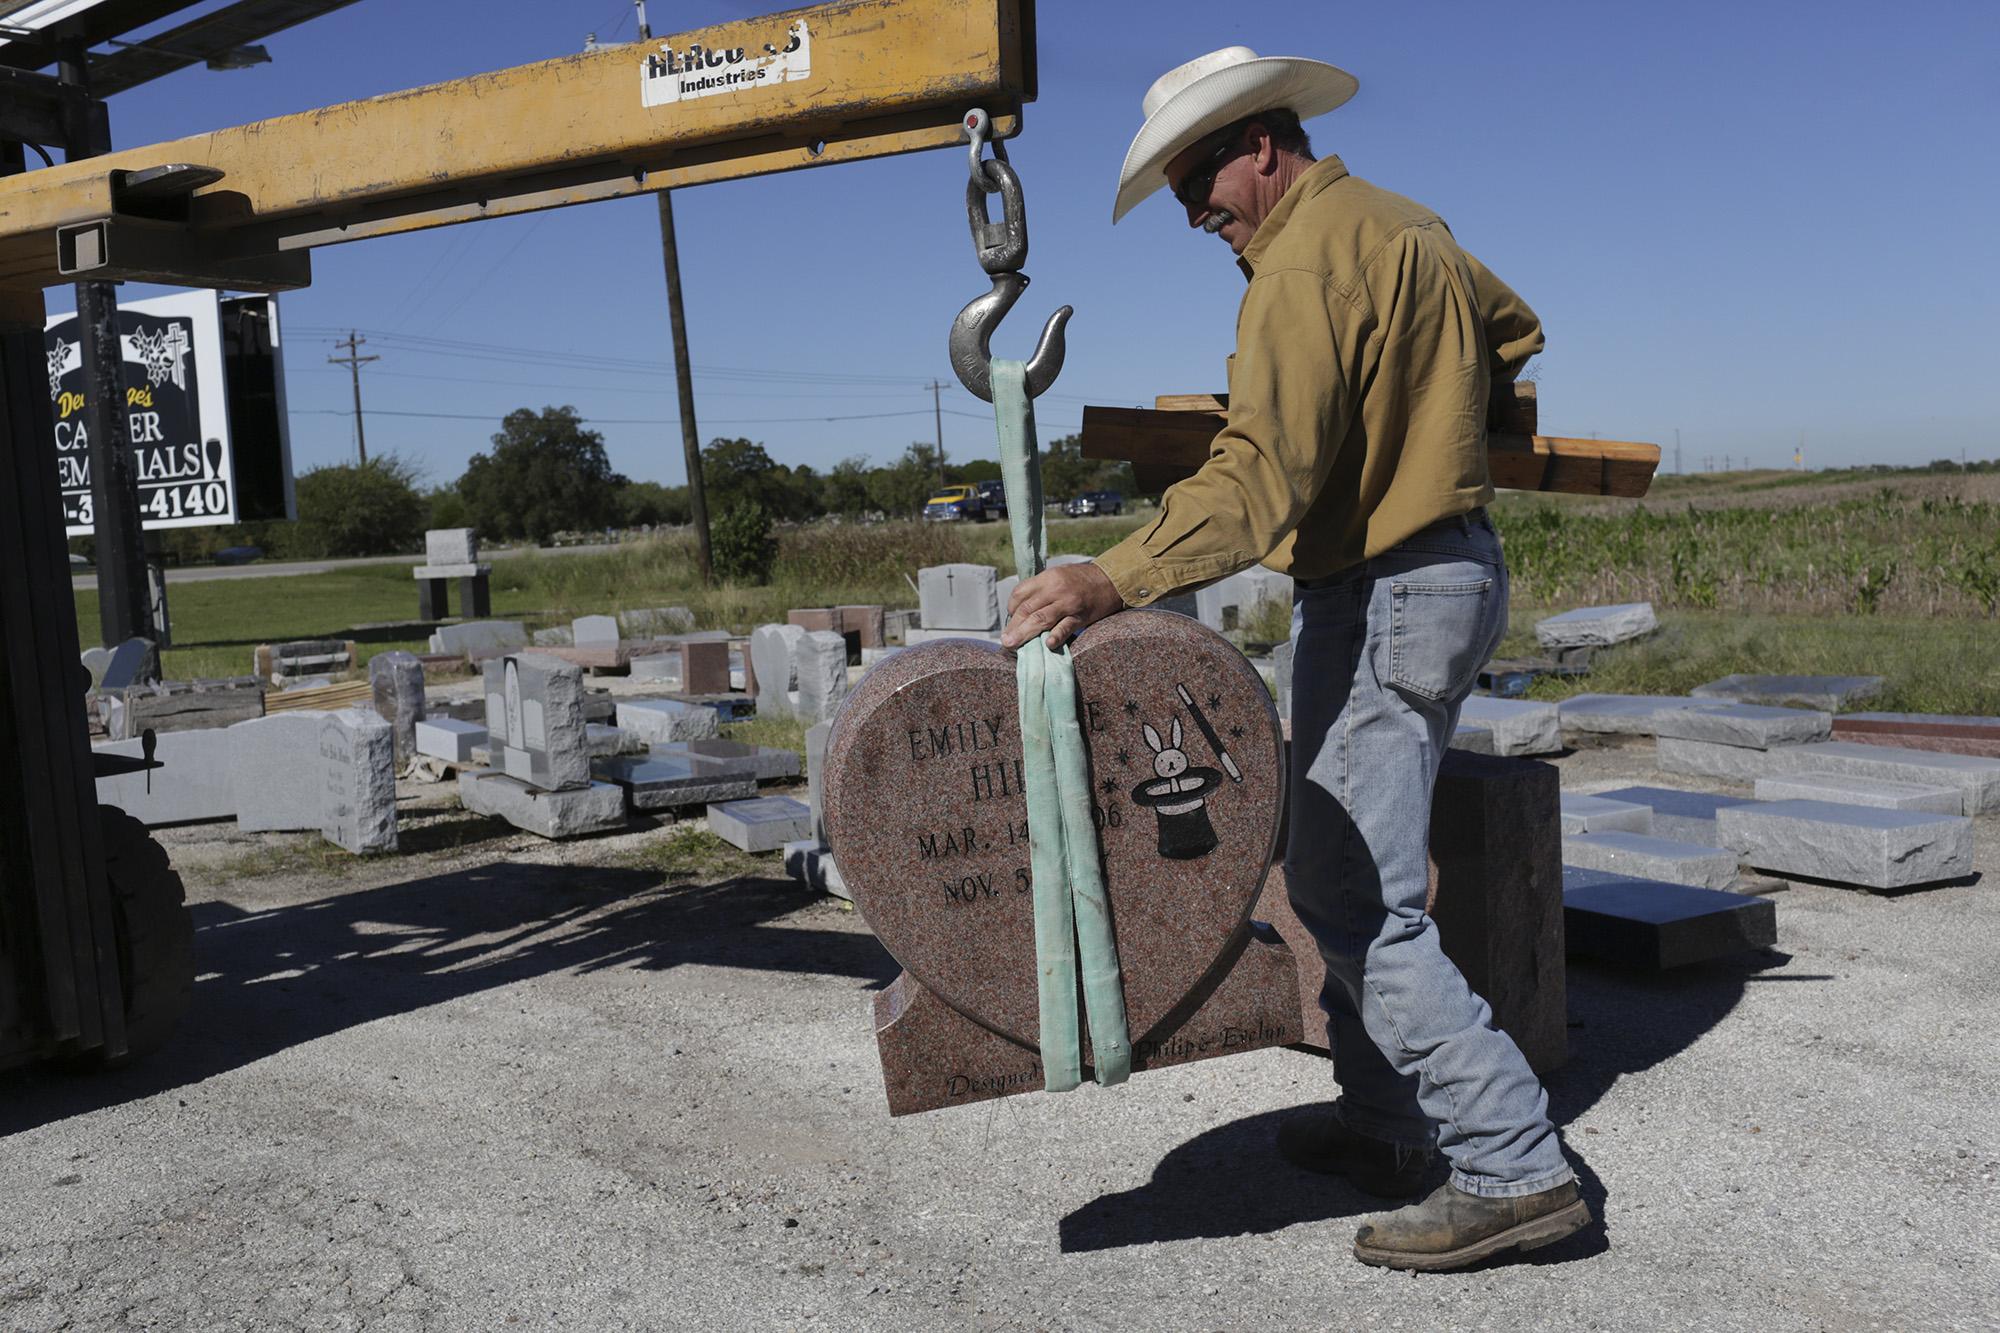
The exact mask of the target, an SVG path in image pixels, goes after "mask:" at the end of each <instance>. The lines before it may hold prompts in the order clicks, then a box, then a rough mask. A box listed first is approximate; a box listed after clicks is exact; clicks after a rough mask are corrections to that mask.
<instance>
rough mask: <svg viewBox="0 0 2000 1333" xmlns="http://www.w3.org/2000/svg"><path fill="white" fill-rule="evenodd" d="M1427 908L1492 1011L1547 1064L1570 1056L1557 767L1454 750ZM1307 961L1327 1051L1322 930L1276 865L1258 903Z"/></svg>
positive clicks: (1308, 1016) (1441, 791)
mask: <svg viewBox="0 0 2000 1333" xmlns="http://www.w3.org/2000/svg"><path fill="white" fill-rule="evenodd" d="M1428 908H1429V911H1430V914H1431V916H1432V918H1433V919H1434V920H1435V921H1436V922H1437V927H1438V939H1439V942H1440V943H1441V944H1442V945H1443V946H1444V951H1445V955H1446V957H1448V958H1450V959H1451V960H1452V961H1453V962H1454V963H1456V964H1457V965H1458V970H1459V971H1460V972H1462V973H1464V974H1465V979H1466V981H1467V982H1468V983H1469V984H1470V985H1471V986H1472V989H1473V990H1475V991H1477V992H1478V993H1479V994H1480V995H1481V996H1483V997H1484V998H1485V1000H1486V1002H1487V1004H1489V1005H1490V1006H1492V1009H1493V1021H1494V1024H1495V1025H1496V1026H1497V1027H1499V1028H1500V1030H1501V1031H1503V1032H1505V1033H1506V1034H1507V1035H1508V1036H1510V1037H1512V1038H1513V1039H1514V1042H1515V1044H1516V1045H1518V1046H1519V1047H1520V1048H1521V1052H1522V1054H1524V1055H1526V1056H1527V1057H1528V1063H1529V1064H1530V1065H1531V1066H1533V1067H1534V1068H1535V1070H1537V1071H1538V1072H1542V1073H1546V1072H1547V1071H1549V1070H1551V1069H1557V1068H1560V1067H1561V1066H1562V1064H1563V1062H1564V1061H1565V1060H1567V1059H1568V1058H1569V1028H1568V1012H1567V1004H1568V1000H1567V994H1568V984H1567V983H1568V971H1567V968H1566V964H1565V962H1564V957H1563V896H1562V813H1561V794H1560V790H1559V782H1558V778H1557V774H1556V770H1555V768H1554V767H1553V766H1552V765H1549V764H1543V763H1537V762H1535V761H1534V760H1531V759H1499V758H1494V757H1492V756H1489V755H1477V754H1467V753H1464V752H1463V751H1459V750H1447V751H1446V752H1445V756H1444V763H1443V767H1442V768H1441V769H1440V771H1439V773H1438V781H1437V789H1436V793H1435V795H1434V796H1433V798H1432V802H1431V885H1430V896H1429V903H1428ZM1256 915H1257V918H1258V920H1260V921H1268V922H1270V923H1271V925H1272V926H1273V927H1274V928H1275V929H1276V930H1277V932H1278V933H1279V934H1280V935H1281V936H1283V937H1284V938H1285V940H1286V941H1287V942H1289V943H1290V944H1291V946H1292V951H1293V953H1294V954H1295V955H1296V956H1297V957H1298V960H1299V969H1298V975H1299V990H1300V997H1301V1002H1302V1004H1303V1006H1304V1009H1305V1024H1306V1037H1305V1044H1306V1045H1308V1046H1317V1047H1319V1048H1320V1049H1321V1050H1325V1049H1326V1048H1327V1044H1328V1043H1327V1033H1326V1013H1325V1011H1323V1010H1322V1009H1321V1008H1320V1007H1319V992H1320V986H1321V984H1322V982H1323V981H1324V980H1325V978H1326V964H1325V963H1324V962H1323V961H1322V960H1321V958H1320V955H1319V950H1318V948H1317V947H1316V946H1315V945H1314V943H1313V939H1312V936H1311V935H1310V934H1308V933H1307V931H1306V928H1305V926H1304V925H1303V924H1302V923H1301V922H1300V921H1299V919H1298V917H1297V915H1296V914H1294V913H1293V911H1292V907H1291V903H1290V901H1289V900H1288V899H1287V897H1286V884H1285V874H1284V867H1283V866H1282V865H1280V866H1276V867H1273V868H1272V871H1271V878H1270V880H1269V882H1268V883H1266V885H1265V886H1264V895H1263V897H1262V899H1261V900H1260V901H1259V902H1258V905H1257V912H1256Z"/></svg>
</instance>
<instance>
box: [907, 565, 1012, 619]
mask: <svg viewBox="0 0 2000 1333" xmlns="http://www.w3.org/2000/svg"><path fill="white" fill-rule="evenodd" d="M999 583H1000V572H999V571H998V570H996V569H995V568H993V566H991V565H972V564H951V565H932V566H929V567H928V568H925V569H920V570H918V571H917V603H918V609H919V613H920V614H921V616H922V622H921V623H922V625H923V627H924V628H925V629H971V630H997V629H999V628H1000V600H999Z"/></svg>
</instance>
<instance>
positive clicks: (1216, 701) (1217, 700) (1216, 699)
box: [1208, 694, 1222, 708]
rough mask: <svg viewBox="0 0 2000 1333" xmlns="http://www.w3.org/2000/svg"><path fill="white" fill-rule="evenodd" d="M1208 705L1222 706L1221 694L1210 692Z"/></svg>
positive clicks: (1212, 706) (1211, 706)
mask: <svg viewBox="0 0 2000 1333" xmlns="http://www.w3.org/2000/svg"><path fill="white" fill-rule="evenodd" d="M1208 706H1209V707H1210V708H1220V707H1222V696H1221V695H1219V694H1211V695H1209V696H1208Z"/></svg>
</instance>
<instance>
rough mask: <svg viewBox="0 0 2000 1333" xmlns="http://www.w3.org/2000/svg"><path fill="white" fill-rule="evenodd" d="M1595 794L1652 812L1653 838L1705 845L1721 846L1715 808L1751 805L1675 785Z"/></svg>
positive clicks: (1632, 788) (1621, 789) (1623, 788)
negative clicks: (1639, 806) (1682, 788)
mask: <svg viewBox="0 0 2000 1333" xmlns="http://www.w3.org/2000/svg"><path fill="white" fill-rule="evenodd" d="M1597 795H1598V797H1599V798H1600V799H1602V800H1606V801H1618V802H1621V803H1623V804H1626V805H1643V806H1645V807H1646V808H1647V809H1648V810H1650V811H1652V815H1653V829H1652V832H1653V836H1654V837H1658V838H1672V839H1674V840H1675V841H1677V842H1698V843H1700V844H1702V845H1703V846H1705V847H1720V846H1721V845H1722V842H1721V838H1720V836H1719V835H1718V834H1717V832H1716V828H1715V812H1716V811H1717V810H1721V809H1723V808H1725V807H1727V806H1732V805H1749V804H1751V802H1750V801H1748V800H1745V799H1744V798H1743V797H1741V796H1716V795H1712V794H1710V793H1709V792H1705V791H1681V790H1680V789H1679V788H1676V787H1619V788H1617V789H1615V790H1613V791H1604V792H1599V793H1597Z"/></svg>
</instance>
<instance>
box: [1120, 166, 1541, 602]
mask: <svg viewBox="0 0 2000 1333" xmlns="http://www.w3.org/2000/svg"><path fill="white" fill-rule="evenodd" d="M1240 262H1241V267H1242V269H1243V272H1244V274H1245V276H1247V277H1248V278H1249V279H1250V289H1249V291H1248V292H1246V293H1245V294H1244V297H1243V306H1242V309H1241V310H1240V311H1239V312H1238V314H1237V317H1236V354H1235V355H1234V356H1233V357H1231V358H1230V368H1229V420H1228V424H1227V425H1225V426H1224V427H1223V428H1222V430H1221V432H1220V433H1218V434H1217V435H1216V437H1215V443H1214V444H1213V445H1212V446H1211V447H1210V450H1209V457H1208V461H1207V462H1206V463H1204V464H1203V465H1202V467H1201V470H1200V471H1199V472H1197V473H1195V475H1194V476H1192V477H1189V478H1188V479H1187V480H1185V481H1182V482H1179V483H1177V484H1176V485H1174V486H1171V487H1169V488H1168V490H1167V493H1166V494H1165V495H1164V496H1163V497H1162V498H1161V501H1160V514H1159V517H1158V518H1156V519H1155V520H1153V522H1151V523H1149V524H1147V525H1146V526H1145V527H1142V528H1140V529H1139V530H1138V531H1137V532H1135V533H1133V534H1132V535H1131V536H1129V537H1127V538H1126V539H1125V540H1124V541H1122V542H1120V543H1119V544H1118V545H1116V546H1114V547H1112V548H1111V549H1110V550H1109V551H1106V552H1105V553H1104V554H1103V555H1101V556H1099V557H1098V558H1097V563H1098V566H1099V567H1100V568H1101V569H1103V571H1104V572H1105V573H1106V574H1107V575H1108V576H1110V579H1111V581H1112V583H1113V584H1115V585H1116V586H1117V588H1118V591H1119V593H1120V595H1122V596H1123V597H1124V599H1125V604H1126V605H1127V606H1144V605H1146V604H1147V603H1149V602H1152V601H1155V600H1157V599H1158V598H1160V597H1163V596H1165V595H1167V594H1168V593H1172V592H1175V591H1177V590H1180V589H1183V588H1189V587H1193V586H1196V585H1198V584H1203V583H1208V582H1211V581H1212V580H1215V579H1218V578H1221V577H1222V576H1224V575H1225V574H1229V573H1231V572H1233V571H1235V570H1238V569H1242V568H1244V567H1245V566H1247V565H1250V564H1254V563H1256V562H1258V561H1262V562H1263V563H1264V564H1266V565H1268V566H1270V567H1271V568H1272V569H1275V570H1278V571H1280V572H1281V573H1289V574H1291V575H1293V576H1294V577H1297V578H1320V577H1324V576H1326V575H1328V574H1335V573H1338V572H1339V571H1341V570H1343V569H1346V568H1347V567H1349V566H1350V565H1355V564H1358V563H1360V562H1361V561H1363V560H1365V559H1367V558H1369V557H1370V556H1375V555H1379V554H1381V553H1382V552H1384V551H1386V550H1388V549H1390V548H1391V547H1393V546H1395V545H1396V544H1397V543H1399V542H1401V541H1402V540H1403V539H1404V538H1406V537H1408V536H1410V535H1411V534H1413V533H1415V532H1418V531H1421V530H1422V529H1424V528H1426V527H1429V526H1430V525H1431V524H1433V523H1435V522H1437V521H1438V520H1440V519H1445V518H1450V517H1453V516H1454V515H1457V514H1463V513H1465V512H1467V511H1468V510H1471V509H1475V508H1477V507H1478V506H1480V505H1483V504H1485V503H1486V502H1487V501H1488V500H1490V499H1492V498H1493V486H1492V483H1491V481H1490V480H1489V479H1488V477H1487V471H1486V398H1487V393H1488V390H1489V388H1490V386H1491V384H1492V383H1493V382H1494V381H1496V380H1500V381H1506V380H1511V379H1513V378H1514V376H1515V375H1516V374H1518V373H1519V371H1520V369H1521V367H1522V365H1524V364H1525V363H1526V362H1527V360H1528V358H1529V357H1531V356H1533V355H1534V354H1535V353H1536V352H1539V351H1540V350H1541V349H1542V328H1541V322H1540V321H1539V320H1537V319H1536V318H1535V313H1534V312H1533V311H1532V310H1530V309H1529V308H1528V307H1527V305H1526V303H1525V302H1523V301H1522V300H1521V298H1520V297H1518V296H1516V295H1515V294H1514V292H1513V291H1512V290H1511V289H1510V288H1509V287H1508V286H1507V284H1505V283H1503V282H1501V281H1500V280H1499V279H1498V278H1496V277H1494V276H1493V274H1492V273H1490V272H1489V271H1487V269H1486V267H1485V266H1484V265H1483V264H1481V263H1480V262H1479V261H1478V260H1476V259H1474V258H1473V257H1472V256H1471V255H1468V254H1466V253H1465V252H1464V251H1463V250H1461V249H1459V248H1458V244H1457V242H1455V241H1454V240H1453V239H1452V236H1451V232H1450V231H1449V230H1448V229H1447V228H1446V227H1445V225H1444V223H1443V222H1442V221H1441V220H1440V219H1439V218H1438V216H1437V215H1436V214H1434V213H1432V212H1431V211H1430V210H1429V209H1426V208H1423V207H1421V206H1420V205H1418V204H1416V203H1414V202H1412V201H1410V200H1408V199H1405V198H1403V197H1402V196H1400V195H1394V194H1390V193H1389V192H1388V191H1387V190H1381V189H1377V188H1376V187H1375V186H1373V185H1370V184H1368V183H1367V182H1366V181H1363V180H1360V179H1357V178H1356V177H1353V176H1350V175H1348V174H1347V167H1346V165H1345V164H1343V163H1342V162H1341V160H1340V159H1339V158H1337V157H1328V158H1324V159H1322V160H1320V161H1318V162H1315V163H1314V164H1313V165H1312V166H1311V167H1310V168H1309V169H1308V170H1307V171H1306V172H1305V173H1304V174H1303V175H1301V176H1300V177H1299V179H1298V180H1296V181H1294V182H1293V183H1292V188H1291V189H1290V190H1288V191H1286V193H1285V197H1284V198H1283V199H1281V200H1279V201H1278V205H1277V207H1276V208H1274V209H1272V210H1271V213H1270V216H1269V217H1266V218H1265V219H1264V223H1263V225H1262V226H1261V227H1259V228H1258V229H1257V234H1256V235H1255V236H1254V237H1252V238H1251V241H1250V244H1249V245H1248V246H1247V247H1246V248H1245V249H1244V251H1243V255H1242V259H1241V261H1240Z"/></svg>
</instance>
